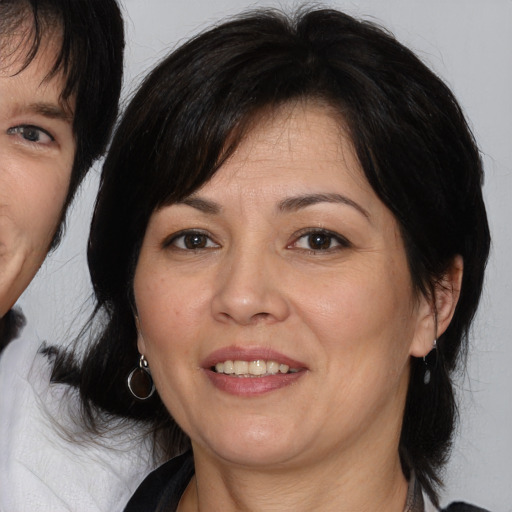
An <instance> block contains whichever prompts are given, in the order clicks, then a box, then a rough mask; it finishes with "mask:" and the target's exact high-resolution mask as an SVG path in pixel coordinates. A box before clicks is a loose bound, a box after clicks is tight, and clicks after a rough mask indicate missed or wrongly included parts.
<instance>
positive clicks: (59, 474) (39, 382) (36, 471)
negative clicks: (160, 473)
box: [0, 333, 154, 512]
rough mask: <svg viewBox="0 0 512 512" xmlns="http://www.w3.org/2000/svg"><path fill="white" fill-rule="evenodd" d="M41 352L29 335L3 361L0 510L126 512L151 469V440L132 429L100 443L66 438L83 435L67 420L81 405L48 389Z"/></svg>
mask: <svg viewBox="0 0 512 512" xmlns="http://www.w3.org/2000/svg"><path fill="white" fill-rule="evenodd" d="M39 347H40V342H38V341H33V340H32V341H31V340H30V338H29V337H27V336H26V333H24V336H23V338H21V339H18V340H14V341H13V342H11V343H10V344H9V345H8V346H7V348H6V349H5V351H4V353H3V354H2V356H1V357H0V511H1V512H34V511H38V512H71V511H76V512H115V511H117V510H119V511H122V510H123V508H124V505H125V504H126V502H127V501H128V499H129V498H130V496H131V495H132V494H133V492H134V491H135V489H136V488H137V486H138V485H139V483H140V482H141V481H142V480H143V479H144V477H145V476H146V475H147V474H148V473H149V472H150V471H151V470H152V469H154V464H153V462H152V458H151V443H150V440H148V439H145V438H144V437H142V436H141V434H140V432H139V431H137V429H136V427H135V426H134V428H133V430H132V431H128V432H127V429H126V428H125V429H114V430H113V431H109V439H108V440H102V439H100V440H98V442H94V441H92V440H89V441H82V442H77V441H76V439H70V438H69V437H66V435H65V434H64V433H63V430H62V429H61V428H59V424H60V425H62V426H64V427H66V428H67V429H68V430H70V431H71V432H75V433H77V432H78V430H79V427H77V426H76V425H75V423H74V422H73V421H72V419H71V416H70V410H71V411H72V409H73V407H76V406H77V404H78V400H77V397H76V394H75V395H73V394H71V396H70V397H68V395H67V394H66V393H69V392H70V389H69V388H68V387H67V386H62V385H51V386H50V385H49V374H50V365H49V363H48V360H47V358H46V357H45V356H43V355H41V354H38V353H37V352H38V349H39ZM71 393H76V392H73V391H71Z"/></svg>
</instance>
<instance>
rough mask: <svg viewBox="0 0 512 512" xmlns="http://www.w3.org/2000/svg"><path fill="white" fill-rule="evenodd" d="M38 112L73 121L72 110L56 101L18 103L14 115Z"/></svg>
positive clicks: (45, 115) (52, 117)
mask: <svg viewBox="0 0 512 512" xmlns="http://www.w3.org/2000/svg"><path fill="white" fill-rule="evenodd" d="M24 114H38V115H41V116H44V117H48V118H49V119H60V120H62V121H66V122H68V123H70V122H72V121H73V114H72V112H68V111H66V110H65V109H64V108H62V107H61V106H60V105H56V104H54V103H44V102H38V103H29V104H28V105H16V107H15V109H14V115H24Z"/></svg>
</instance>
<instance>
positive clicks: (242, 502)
mask: <svg viewBox="0 0 512 512" xmlns="http://www.w3.org/2000/svg"><path fill="white" fill-rule="evenodd" d="M194 459H195V464H196V474H195V476H194V478H193V479H192V480H191V482H190V484H189V486H188V487H187V489H186V491H185V493H184V495H183V497H182V500H181V502H180V507H179V508H178V512H240V511H244V512H245V511H246V512H253V511H254V512H256V511H257V512H271V511H279V512H284V511H293V512H306V511H308V512H309V511H311V510H322V511H323V512H329V511H332V512H349V511H350V512H354V511H358V512H359V511H360V512H363V511H368V512H370V511H372V512H373V511H375V510H379V511H380V512H403V510H404V507H405V502H406V495H407V481H406V479H405V477H404V475H403V473H402V470H401V466H400V461H399V458H398V456H396V457H391V458H388V459H387V460H384V459H380V460H378V461H371V460H370V459H371V457H370V459H368V458H359V460H358V461H357V460H356V461H351V462H350V463H348V461H347V460H346V459H345V464H344V463H341V464H340V459H339V457H326V458H325V459H324V460H322V463H321V464H319V465H318V467H311V466H305V465H300V466H298V467H295V468H292V469H290V468H286V469H282V470H279V469H277V470H276V469H274V468H273V469H271V470H269V469H268V468H262V469H253V468H246V467H244V468H242V467H239V466H234V465H230V464H225V463H219V461H218V460H215V459H213V458H210V457H209V456H208V455H207V454H205V453H203V452H201V450H197V449H196V450H195V454H194ZM368 462H370V464H368Z"/></svg>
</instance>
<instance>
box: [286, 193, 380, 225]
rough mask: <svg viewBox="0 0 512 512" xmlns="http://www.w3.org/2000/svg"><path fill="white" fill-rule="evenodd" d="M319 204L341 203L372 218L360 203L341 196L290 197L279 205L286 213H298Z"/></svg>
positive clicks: (312, 195)
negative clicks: (297, 211)
mask: <svg viewBox="0 0 512 512" xmlns="http://www.w3.org/2000/svg"><path fill="white" fill-rule="evenodd" d="M318 203H341V204H345V205H347V206H351V207H352V208H355V209H356V210H357V211H358V212H359V213H361V214H362V215H364V216H365V217H366V218H367V219H369V218H370V214H369V213H368V212H367V211H366V210H365V209H364V208H363V207H362V206H361V205H359V204H358V203H356V202H355V201H352V199H349V198H348V197H345V196H343V195H341V194H331V193H326V194H305V195H301V196H295V197H288V198H287V199H284V200H283V201H281V202H280V203H279V205H278V208H279V210H281V211H282V212H285V211H296V210H301V209H302V208H306V207H308V206H311V205H314V204H318Z"/></svg>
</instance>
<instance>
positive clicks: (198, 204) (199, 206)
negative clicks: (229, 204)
mask: <svg viewBox="0 0 512 512" xmlns="http://www.w3.org/2000/svg"><path fill="white" fill-rule="evenodd" d="M177 204H186V205H187V206H191V207H192V208H195V209H196V210H199V211H200V212H203V213H207V214H209V215H216V214H218V213H220V211H221V210H222V208H221V207H220V205H218V204H217V203H214V202H213V201H208V200H207V199H200V198H199V197H193V196H192V197H186V198H185V199H183V200H182V201H178V203H177Z"/></svg>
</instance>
